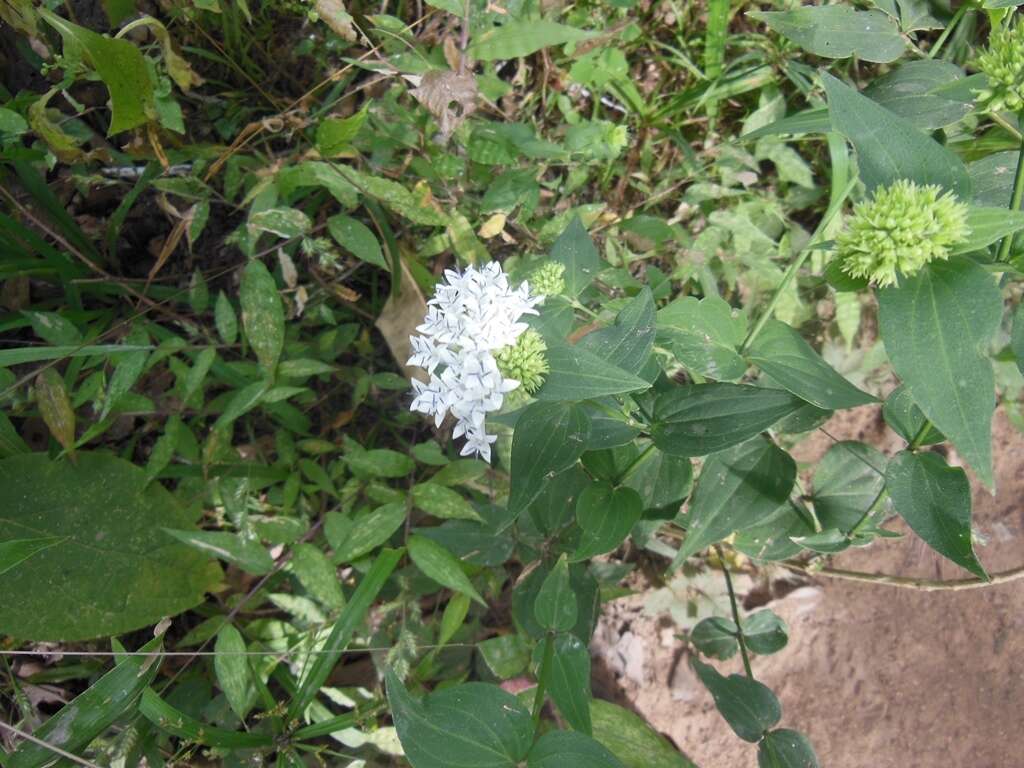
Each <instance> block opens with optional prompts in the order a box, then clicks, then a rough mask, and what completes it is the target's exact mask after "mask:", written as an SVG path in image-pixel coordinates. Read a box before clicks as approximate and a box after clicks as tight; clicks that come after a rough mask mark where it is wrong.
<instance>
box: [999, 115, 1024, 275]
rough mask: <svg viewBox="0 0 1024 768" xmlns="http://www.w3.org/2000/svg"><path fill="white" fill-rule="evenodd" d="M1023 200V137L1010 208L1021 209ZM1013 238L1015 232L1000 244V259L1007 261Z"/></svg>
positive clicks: (1022, 116)
mask: <svg viewBox="0 0 1024 768" xmlns="http://www.w3.org/2000/svg"><path fill="white" fill-rule="evenodd" d="M1019 122H1022V123H1024V112H1021V114H1020V119H1019ZM1022 200H1024V139H1021V143H1020V150H1019V152H1018V155H1017V173H1016V175H1015V176H1014V177H1013V197H1012V198H1011V199H1010V210H1011V211H1019V210H1020V204H1021V201H1022ZM1013 238H1014V235H1013V233H1011V234H1009V235H1007V236H1006V237H1004V238H1003V242H1002V244H1001V245H1000V246H999V257H998V258H999V261H1002V262H1005V261H1006V259H1007V258H1008V257H1009V255H1010V246H1011V245H1013Z"/></svg>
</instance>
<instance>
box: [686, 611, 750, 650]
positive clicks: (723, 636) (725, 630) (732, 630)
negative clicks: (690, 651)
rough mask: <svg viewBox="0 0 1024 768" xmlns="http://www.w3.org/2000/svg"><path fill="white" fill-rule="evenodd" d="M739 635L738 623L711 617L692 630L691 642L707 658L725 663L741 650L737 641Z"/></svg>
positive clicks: (701, 621) (702, 620) (698, 623)
mask: <svg viewBox="0 0 1024 768" xmlns="http://www.w3.org/2000/svg"><path fill="white" fill-rule="evenodd" d="M738 634H739V628H738V627H737V626H736V622H734V621H731V620H729V619H725V618H722V617H721V616H709V617H708V618H706V619H701V620H700V621H698V622H697V624H696V626H695V627H694V628H693V629H691V630H690V642H691V643H693V646H694V647H695V648H696V649H697V650H698V651H700V652H701V653H702V654H704V655H705V656H710V657H712V658H714V659H721V660H722V661H725V660H726V659H731V658H732V657H733V656H735V655H736V651H738V650H739V648H740V644H739V641H738V640H737V639H736V637H737V635H738Z"/></svg>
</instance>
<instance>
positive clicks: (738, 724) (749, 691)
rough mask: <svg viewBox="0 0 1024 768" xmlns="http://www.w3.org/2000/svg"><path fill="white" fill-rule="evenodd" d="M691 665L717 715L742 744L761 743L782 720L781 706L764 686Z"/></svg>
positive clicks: (700, 665)
mask: <svg viewBox="0 0 1024 768" xmlns="http://www.w3.org/2000/svg"><path fill="white" fill-rule="evenodd" d="M690 663H691V664H692V665H693V669H694V671H695V672H696V673H697V677H699V678H700V681H701V682H702V683H704V687H705V688H707V689H708V690H709V691H710V692H711V695H712V697H714V699H715V706H716V707H717V708H718V712H719V713H720V714H721V715H722V717H724V718H725V721H726V722H727V723H729V727H730V728H732V729H733V731H734V732H735V733H736V735H737V736H739V737H740V738H741V739H743V740H744V741H749V742H751V743H756V742H758V741H760V740H761V737H762V736H763V735H764V733H765V731H767V730H768V729H769V728H771V727H772V726H773V725H775V724H776V723H778V722H779V720H780V719H781V717H782V705H780V704H779V700H778V699H777V698H775V694H774V693H772V692H771V690H770V689H769V688H768V687H767V686H765V685H764V684H763V683H759V682H758V681H756V680H753V679H751V678H749V677H743V676H742V675H729V677H723V676H722V675H720V674H719V673H718V672H717V671H716V670H715V669H714V667H710V666H708V665H707V664H703V663H701V662H699V661H697V659H691V660H690Z"/></svg>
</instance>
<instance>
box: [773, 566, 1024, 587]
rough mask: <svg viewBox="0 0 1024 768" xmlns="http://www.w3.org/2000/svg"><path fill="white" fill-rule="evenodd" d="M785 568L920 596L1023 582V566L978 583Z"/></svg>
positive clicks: (835, 569) (837, 570) (974, 579)
mask: <svg viewBox="0 0 1024 768" xmlns="http://www.w3.org/2000/svg"><path fill="white" fill-rule="evenodd" d="M780 565H782V566H783V567H784V568H788V569H789V570H791V571H797V572H798V573H806V574H808V575H811V576H814V575H818V574H820V575H822V576H829V577H830V578H833V579H846V580H847V581H860V582H864V583H866V584H885V585H887V586H890V587H903V588H904V589H916V590H919V591H921V592H959V591H961V590H964V589H980V588H981V587H994V586H996V585H997V584H1007V583H1009V582H1011V581H1018V580H1019V579H1024V566H1020V567H1018V568H1011V569H1010V570H1008V571H1001V572H999V573H993V574H991V575H990V576H989V580H988V581H985V580H984V579H979V578H978V577H977V576H971V577H970V578H966V579H917V578H914V577H911V576H890V575H888V574H884V573H865V572H863V571H847V570H844V569H842V568H829V567H825V568H821V569H815V568H808V567H807V566H805V565H801V564H800V563H793V562H783V563H780Z"/></svg>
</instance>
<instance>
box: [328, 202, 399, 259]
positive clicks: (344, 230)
mask: <svg viewBox="0 0 1024 768" xmlns="http://www.w3.org/2000/svg"><path fill="white" fill-rule="evenodd" d="M327 231H328V232H330V233H331V237H333V238H334V241H335V242H336V243H337V244H338V245H340V246H341V247H342V248H344V249H345V250H346V251H348V252H349V253H351V254H352V255H353V256H355V257H356V258H357V259H362V260H363V261H365V262H366V263H367V264H373V265H374V266H376V267H380V268H381V269H387V270H390V269H391V265H390V264H388V260H387V259H386V258H384V252H383V251H382V250H381V248H380V243H379V242H378V241H377V236H376V235H374V234H373V230H371V229H370V228H369V227H368V226H366V225H365V224H363V222H361V221H358V220H357V219H353V218H352V217H351V216H346V215H345V214H343V213H339V214H337V215H335V216H331V218H329V219H328V220H327Z"/></svg>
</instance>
